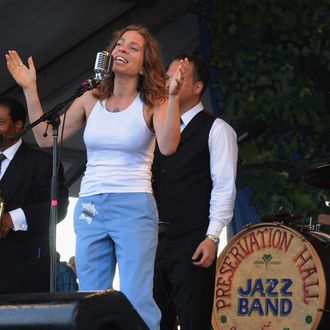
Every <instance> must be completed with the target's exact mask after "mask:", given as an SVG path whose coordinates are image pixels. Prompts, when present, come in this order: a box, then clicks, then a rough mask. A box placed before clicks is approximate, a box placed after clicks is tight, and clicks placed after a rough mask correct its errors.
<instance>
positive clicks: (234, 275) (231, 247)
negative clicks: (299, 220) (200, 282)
mask: <svg viewBox="0 0 330 330" xmlns="http://www.w3.org/2000/svg"><path fill="white" fill-rule="evenodd" d="M329 258H330V236H329V235H328V234H325V233H322V232H317V231H305V232H298V231H297V230H295V229H293V228H291V227H287V226H285V225H282V224H279V223H262V224H257V225H253V226H250V227H248V228H246V229H244V230H242V231H241V232H239V233H238V234H237V235H235V236H234V237H233V238H232V239H231V240H230V241H229V243H228V244H227V246H226V247H225V248H224V250H223V251H222V253H221V254H220V256H219V257H218V260H217V269H216V283H215V292H214V305H213V314H212V325H213V328H214V329H215V330H218V329H226V330H227V329H228V330H241V329H246V330H251V329H262V330H272V329H274V330H302V329H329V322H330V314H329V307H330V306H329V305H330V294H329V292H328V290H327V284H329V280H330V275H329V273H330V261H329Z"/></svg>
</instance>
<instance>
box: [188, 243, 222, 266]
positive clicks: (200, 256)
mask: <svg viewBox="0 0 330 330" xmlns="http://www.w3.org/2000/svg"><path fill="white" fill-rule="evenodd" d="M217 250H218V244H216V243H214V242H212V241H211V240H210V239H208V238H205V239H204V241H202V242H201V243H200V244H199V245H198V247H197V249H196V251H195V253H194V255H193V256H192V261H193V264H194V265H195V266H198V267H203V268H207V267H210V266H211V265H212V262H213V261H214V259H215V257H216V254H217Z"/></svg>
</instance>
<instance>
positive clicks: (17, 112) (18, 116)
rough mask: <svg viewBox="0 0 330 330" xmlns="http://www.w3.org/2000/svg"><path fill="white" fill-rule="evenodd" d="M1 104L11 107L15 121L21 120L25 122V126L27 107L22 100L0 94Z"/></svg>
mask: <svg viewBox="0 0 330 330" xmlns="http://www.w3.org/2000/svg"><path fill="white" fill-rule="evenodd" d="M0 105H2V106H6V107H8V108H9V116H10V117H11V120H12V121H13V122H14V123H16V122H18V121H19V120H21V121H22V122H23V126H24V125H25V122H26V109H25V107H24V106H23V105H22V104H21V103H20V102H18V101H17V100H15V99H13V98H11V97H5V96H0Z"/></svg>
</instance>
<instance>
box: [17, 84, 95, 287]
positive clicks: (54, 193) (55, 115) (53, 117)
mask: <svg viewBox="0 0 330 330" xmlns="http://www.w3.org/2000/svg"><path fill="white" fill-rule="evenodd" d="M100 82H101V81H100V80H99V79H97V78H91V79H88V80H87V81H85V82H84V83H82V84H81V87H80V88H78V89H77V90H76V91H75V93H74V94H73V95H72V96H70V97H69V98H68V99H67V100H65V101H64V102H62V103H59V104H57V105H56V106H55V107H54V108H53V109H52V110H50V111H48V112H46V113H44V114H43V115H42V116H41V117H40V118H39V119H37V120H35V121H34V122H33V123H31V124H30V125H28V126H26V127H25V128H24V129H23V130H22V131H20V132H19V133H17V134H16V135H14V136H12V137H11V140H12V141H14V140H16V139H18V138H19V137H21V136H22V135H24V134H25V133H26V132H27V131H29V130H30V129H32V128H33V127H34V126H36V125H38V124H39V123H41V122H42V121H47V123H48V124H50V125H52V128H53V142H52V157H53V158H52V179H51V196H50V197H51V198H50V200H51V203H50V222H49V252H50V287H49V288H50V292H51V293H53V292H55V291H56V269H57V258H56V224H57V218H58V176H57V139H58V127H59V125H60V123H61V120H60V117H59V112H60V110H61V109H62V108H63V107H65V106H66V105H68V104H69V103H71V102H72V101H74V100H75V99H76V98H77V97H80V96H81V95H83V94H84V93H85V92H86V91H88V90H92V89H94V88H95V87H96V86H98V85H99V83H100ZM66 111H67V109H66V110H64V112H63V113H65V112H66ZM47 127H48V126H47ZM44 136H45V137H46V136H47V129H46V132H45V133H44Z"/></svg>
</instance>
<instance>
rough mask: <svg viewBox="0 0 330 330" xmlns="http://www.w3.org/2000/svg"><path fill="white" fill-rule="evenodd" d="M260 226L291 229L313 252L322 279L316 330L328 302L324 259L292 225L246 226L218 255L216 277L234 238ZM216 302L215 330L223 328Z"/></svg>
mask: <svg viewBox="0 0 330 330" xmlns="http://www.w3.org/2000/svg"><path fill="white" fill-rule="evenodd" d="M258 227H281V228H284V229H286V230H288V231H291V232H292V233H294V234H295V235H297V236H298V238H300V239H301V240H302V241H303V243H304V244H305V245H307V248H308V249H309V251H310V252H311V254H312V257H313V259H314V261H315V266H316V269H317V272H318V274H319V281H320V283H319V292H320V296H319V306H318V308H317V311H316V312H315V314H314V315H315V318H314V320H313V324H312V327H311V328H310V329H311V330H314V329H315V330H316V329H317V328H318V326H319V324H320V322H321V319H322V315H323V312H322V310H323V309H324V308H325V303H326V292H327V291H326V290H327V285H326V277H325V273H324V269H323V264H322V260H321V259H320V257H319V255H318V253H317V251H316V249H315V248H314V246H313V245H312V244H311V243H310V242H309V241H308V240H307V239H306V237H305V236H304V235H303V234H302V233H300V232H299V231H297V230H296V229H294V228H291V227H289V226H287V225H284V224H282V223H279V222H269V223H267V222H263V223H258V224H252V225H248V226H246V227H245V228H243V229H242V230H241V231H240V232H239V233H237V234H236V235H235V236H233V237H232V238H231V239H230V240H229V242H228V243H227V244H226V246H225V247H224V248H223V250H222V251H221V253H220V255H219V256H218V257H217V261H216V275H215V279H216V278H217V271H218V269H219V265H220V262H221V261H222V260H223V258H224V257H225V255H226V254H227V252H228V250H229V249H230V248H231V247H232V245H233V242H234V240H235V242H236V241H237V240H238V239H240V238H241V237H242V236H244V234H245V233H247V232H249V231H251V230H254V229H255V228H258ZM215 290H216V286H215V287H214V292H215ZM214 302H215V295H214ZM214 302H213V309H212V326H213V329H214V330H221V325H220V324H219V323H218V320H217V313H216V312H215V308H214Z"/></svg>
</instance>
